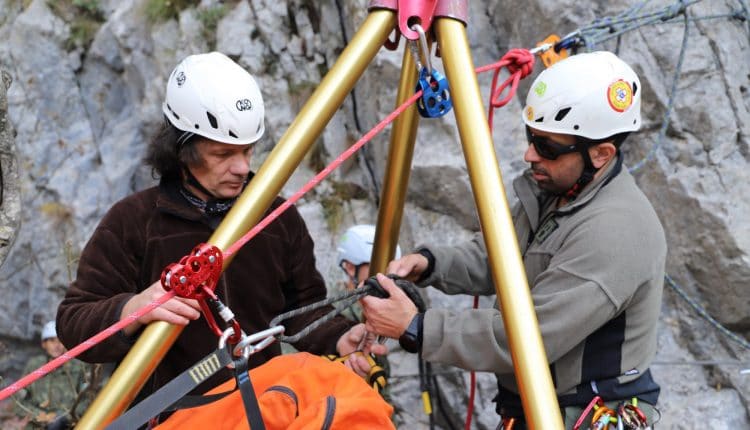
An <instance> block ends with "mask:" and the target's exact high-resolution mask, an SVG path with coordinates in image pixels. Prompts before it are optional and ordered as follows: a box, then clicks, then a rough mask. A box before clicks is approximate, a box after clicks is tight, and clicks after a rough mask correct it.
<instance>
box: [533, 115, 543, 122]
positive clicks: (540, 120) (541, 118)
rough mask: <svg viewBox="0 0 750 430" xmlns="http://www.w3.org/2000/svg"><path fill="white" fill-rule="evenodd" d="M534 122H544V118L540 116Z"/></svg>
mask: <svg viewBox="0 0 750 430" xmlns="http://www.w3.org/2000/svg"><path fill="white" fill-rule="evenodd" d="M534 122H544V117H543V116H540V117H539V118H537V119H535V120H534Z"/></svg>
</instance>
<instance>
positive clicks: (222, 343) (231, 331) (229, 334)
mask: <svg viewBox="0 0 750 430" xmlns="http://www.w3.org/2000/svg"><path fill="white" fill-rule="evenodd" d="M233 335H234V327H228V328H227V329H226V330H224V332H223V333H221V337H219V349H224V348H225V347H226V346H227V340H229V338H230V337H232V336H233ZM245 338H247V335H246V334H245V331H244V330H242V331H241V333H240V342H242V341H243V340H244V339H245ZM238 345H239V343H238ZM232 355H233V356H234V357H240V356H241V357H242V358H244V359H245V360H247V359H248V358H250V352H249V351H241V354H240V353H238V352H237V348H236V347H235V349H234V350H233V351H232ZM227 367H228V368H230V369H234V362H232V361H230V362H229V364H227Z"/></svg>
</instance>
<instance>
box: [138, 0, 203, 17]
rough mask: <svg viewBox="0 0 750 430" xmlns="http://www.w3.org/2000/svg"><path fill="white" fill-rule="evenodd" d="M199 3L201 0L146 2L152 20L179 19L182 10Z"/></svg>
mask: <svg viewBox="0 0 750 430" xmlns="http://www.w3.org/2000/svg"><path fill="white" fill-rule="evenodd" d="M199 3H200V1H199V0H149V2H148V3H147V4H146V17H148V19H149V20H150V21H151V22H163V21H167V20H169V19H172V18H174V19H177V17H178V15H179V14H180V11H181V10H184V9H187V8H188V7H191V6H197V5H198V4H199Z"/></svg>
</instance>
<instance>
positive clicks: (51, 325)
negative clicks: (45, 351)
mask: <svg viewBox="0 0 750 430" xmlns="http://www.w3.org/2000/svg"><path fill="white" fill-rule="evenodd" d="M55 337H57V326H56V325H55V322H54V321H50V322H48V323H47V324H45V325H44V327H42V340H47V339H52V338H55Z"/></svg>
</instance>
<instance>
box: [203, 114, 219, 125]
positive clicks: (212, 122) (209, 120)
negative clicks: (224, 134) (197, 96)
mask: <svg viewBox="0 0 750 430" xmlns="http://www.w3.org/2000/svg"><path fill="white" fill-rule="evenodd" d="M206 116H207V117H208V122H209V123H210V124H211V127H213V128H219V122H218V121H216V117H215V116H213V115H212V114H211V112H206Z"/></svg>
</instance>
